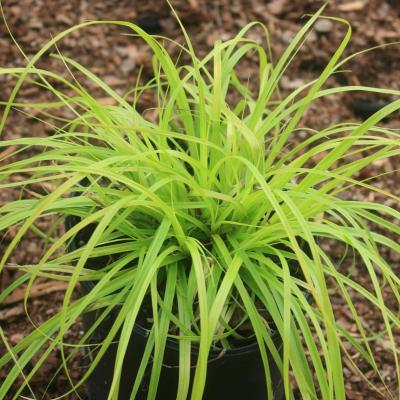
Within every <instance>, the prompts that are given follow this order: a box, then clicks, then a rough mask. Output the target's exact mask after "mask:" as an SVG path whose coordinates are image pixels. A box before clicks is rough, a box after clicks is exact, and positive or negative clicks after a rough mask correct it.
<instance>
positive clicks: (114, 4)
mask: <svg viewBox="0 0 400 400" xmlns="http://www.w3.org/2000/svg"><path fill="white" fill-rule="evenodd" d="M1 3H2V7H3V10H4V14H5V16H6V19H7V23H8V26H9V28H10V30H11V32H12V34H13V36H14V38H15V40H16V41H17V42H18V43H19V45H20V46H21V47H22V49H23V50H24V52H25V54H26V56H27V57H32V55H33V54H35V52H37V51H38V50H39V49H40V48H41V46H42V45H43V44H44V43H45V42H46V41H48V40H49V39H50V38H51V37H52V36H55V35H56V34H57V33H58V32H60V31H62V30H64V29H66V28H67V27H70V26H72V25H74V24H77V23H79V22H83V21H86V20H91V19H101V20H128V21H131V22H136V23H138V24H140V25H141V26H142V27H143V29H145V30H147V31H148V32H150V33H155V34H162V35H165V36H168V37H170V38H172V39H174V40H177V41H181V42H182V41H183V36H182V33H181V31H180V29H179V27H178V25H177V22H176V20H175V19H174V17H173V16H172V13H171V11H170V9H169V8H168V6H167V5H166V4H165V3H164V2H163V1H157V2H147V1H137V2H132V1H129V0H103V1H95V0H70V1H61V0H38V1H34V0H15V1H14V0H3V1H2V2H1ZM323 3H324V1H319V0H272V1H263V0H247V1H244V0H242V1H240V0H187V1H183V0H175V1H173V4H174V6H175V7H176V11H177V12H178V14H179V16H180V17H181V19H182V21H183V23H184V25H185V27H186V28H187V30H188V33H189V35H190V37H191V39H192V41H193V44H194V47H195V48H196V49H197V50H198V53H199V55H202V54H205V53H206V52H207V51H208V50H209V49H210V46H211V45H212V43H213V41H214V40H215V39H217V38H222V39H227V38H230V37H232V36H233V35H234V34H235V33H236V32H237V31H238V30H239V29H240V28H242V27H243V26H244V25H245V24H246V23H247V22H249V21H252V20H260V21H262V22H264V23H265V24H266V25H267V26H268V28H269V30H270V34H271V47H272V51H273V54H274V56H275V59H276V58H277V56H279V54H281V53H282V51H283V49H284V48H285V47H286V46H287V45H288V43H290V40H291V38H292V37H293V35H294V33H295V32H296V31H298V30H299V29H300V27H301V26H302V24H303V23H304V18H302V16H303V15H305V14H309V13H312V12H313V11H316V10H317V9H318V8H319V7H320V6H321V5H322V4H323ZM325 14H327V15H333V16H336V17H342V18H346V19H347V20H348V21H349V22H350V23H351V25H352V27H353V38H352V41H351V44H350V46H349V47H348V50H347V54H351V53H353V52H355V51H360V50H362V49H365V48H368V47H372V46H376V45H382V44H385V43H389V42H393V41H396V40H399V39H400V34H399V32H400V2H399V1H397V0H386V1H385V0H340V1H339V0H332V1H331V2H330V3H329V5H328V6H327V9H326V12H325ZM344 29H345V27H344V26H341V24H340V23H337V22H333V21H329V20H325V21H320V22H319V23H318V24H317V26H316V29H315V31H314V33H312V34H311V35H310V38H309V40H308V41H307V42H306V44H305V46H304V47H303V49H302V50H301V51H300V53H299V54H298V57H297V59H296V60H295V61H294V63H293V64H292V66H291V67H290V70H289V72H288V74H287V76H286V77H285V78H284V79H283V82H282V89H283V91H285V90H290V89H293V88H295V87H297V86H299V85H301V84H302V82H304V80H306V79H309V78H310V77H313V76H316V74H318V72H320V71H321V70H322V68H323V67H324V65H325V64H326V62H327V61H328V60H329V57H330V56H331V55H332V54H333V52H334V51H335V49H336V46H337V45H338V44H339V43H340V40H341V38H342V36H343V33H344ZM122 32H125V31H123V30H122V31H121V30H117V29H116V28H111V27H109V26H94V27H89V28H85V29H84V30H82V31H79V32H74V33H72V34H71V35H70V36H68V38H66V39H64V40H63V41H62V42H61V43H60V45H59V48H58V50H59V51H60V52H61V53H62V54H63V55H65V56H69V57H73V58H75V59H77V60H78V61H79V62H81V63H82V64H83V65H85V66H87V67H88V68H90V69H91V70H92V71H93V72H95V73H96V74H98V75H99V76H101V77H102V78H103V79H104V80H105V81H106V82H107V83H108V84H109V85H111V86H113V87H114V88H116V89H117V90H118V91H119V92H121V93H123V92H125V91H126V90H127V89H129V88H130V85H132V84H133V83H134V82H135V76H136V75H137V72H138V70H139V68H138V67H139V66H140V65H143V66H144V74H145V75H146V74H147V76H150V75H151V58H150V57H151V54H150V52H149V51H148V49H147V48H146V47H145V45H143V44H142V43H140V42H139V41H138V40H135V39H134V38H132V37H129V36H126V35H122V34H121V33H122ZM260 34H261V33H260V31H258V30H257V29H256V30H254V32H253V35H254V37H255V38H256V39H258V38H260V37H261V36H260ZM24 63H25V61H24V59H23V57H22V56H21V53H20V52H19V50H18V49H17V46H16V45H15V44H13V42H12V40H11V38H10V36H9V35H8V33H7V30H6V27H5V24H4V23H3V22H2V23H0V66H1V67H16V66H21V65H24ZM41 63H42V64H45V65H46V66H47V67H51V68H54V69H56V70H57V69H58V70H61V69H62V68H63V66H62V65H61V64H60V63H59V62H57V61H56V60H54V59H52V58H50V57H48V56H46V57H45V58H44V59H43V60H42V61H41ZM399 67H400V47H399V46H387V47H383V48H381V49H378V50H376V51H374V52H373V53H365V54H362V55H360V56H358V57H357V58H355V59H353V60H352V61H351V62H350V63H349V64H348V65H347V69H348V71H347V72H346V73H344V74H339V75H337V76H336V77H335V78H332V83H333V84H365V85H371V86H379V87H387V88H394V89H397V88H398V87H399V82H400V68H399ZM253 68H254V67H253V66H252V65H251V63H248V64H244V65H243V66H242V71H241V73H242V74H243V76H251V75H252V73H253V72H254V70H253ZM12 84H13V80H12V79H10V78H8V77H7V78H5V77H4V76H2V75H0V88H1V90H0V101H4V100H6V99H7V98H8V95H9V94H10V92H11V90H12ZM45 98H46V94H44V93H41V92H40V91H38V90H37V89H36V88H33V87H28V86H27V87H24V88H23V89H22V91H21V95H20V97H19V99H20V100H21V101H24V100H25V101H29V100H32V99H34V100H35V101H39V100H40V99H43V100H44V99H45ZM360 100H361V101H364V100H367V101H369V102H370V101H371V102H378V103H379V102H384V101H390V100H392V99H391V98H390V97H382V96H371V95H368V96H366V97H365V96H360V95H352V96H350V95H343V96H338V95H335V96H332V97H330V98H325V99H322V100H319V101H318V102H316V104H315V105H314V106H313V107H312V108H311V109H310V110H309V111H308V113H307V124H308V126H312V127H314V128H317V129H318V128H319V127H322V126H325V125H327V124H328V123H334V122H340V121H348V120H350V119H351V120H354V119H355V120H357V119H359V117H360V116H362V114H360V113H359V112H357V113H356V114H357V115H356V114H355V113H354V107H353V106H354V102H355V101H360ZM102 101H104V102H108V101H111V100H110V99H109V98H103V99H102ZM149 101H150V100H149ZM143 107H146V104H144V105H143ZM356 111H357V109H356ZM385 124H386V125H387V126H390V127H393V128H400V117H399V116H393V117H391V118H390V119H389V120H388V121H386V122H385ZM27 132H29V133H30V134H34V135H36V136H37V137H38V140H39V138H40V137H43V136H46V135H48V134H49V133H50V132H51V129H50V128H49V127H47V126H45V125H44V124H43V123H41V122H40V121H37V120H36V119H35V118H33V117H28V118H27V117H26V116H24V115H22V114H21V113H18V112H14V113H12V115H11V116H10V118H9V121H8V124H7V129H6V130H5V137H6V138H17V137H20V136H23V135H25V134H26V133H27ZM2 155H3V154H2V153H0V160H1V158H2ZM319 156H320V155H319ZM316 161H317V160H316ZM0 163H1V161H0ZM398 168H400V160H399V159H391V160H383V161H380V162H379V163H378V162H376V163H374V164H373V165H370V166H369V167H368V168H366V169H365V170H364V171H362V174H363V176H362V177H363V178H366V177H368V176H373V175H375V174H379V173H381V172H390V171H395V170H396V169H398ZM22 178H23V177H22ZM378 185H379V186H380V187H381V188H383V189H388V190H390V191H392V192H394V193H395V194H396V195H398V196H399V195H400V180H399V173H398V172H393V173H391V174H388V175H384V176H383V177H382V178H381V179H380V181H379V182H378ZM48 189H49V190H51V188H48ZM349 196H351V197H353V198H354V199H359V200H362V199H365V198H368V200H376V201H380V199H379V197H378V195H377V194H376V193H366V192H365V191H364V190H360V189H359V190H354V191H352V192H351V193H349ZM16 198H18V193H17V192H15V191H12V190H7V191H3V192H1V193H0V205H3V204H5V203H7V202H10V201H12V200H14V199H16ZM382 201H385V202H387V203H388V204H389V205H391V206H393V207H397V208H399V205H398V204H396V202H395V201H394V200H387V199H382ZM40 223H41V225H42V229H45V230H46V229H49V228H50V227H51V226H52V221H51V220H43V221H41V222H40ZM15 233H16V232H15V231H14V230H12V229H10V230H9V232H8V234H7V235H6V237H5V238H3V239H2V240H1V242H0V254H1V253H2V250H3V249H4V248H5V246H6V245H7V243H9V241H10V240H11V239H12V237H13V236H14V235H15ZM394 239H395V240H397V241H399V238H394ZM326 245H327V246H328V247H329V246H330V244H329V243H327V244H326ZM43 247H44V244H43V242H42V240H41V239H40V238H38V237H37V236H35V235H34V234H30V235H29V236H27V237H26V238H25V239H24V240H23V241H22V243H21V245H20V246H19V249H18V251H17V252H15V253H14V254H13V255H12V257H11V259H10V260H9V261H10V263H14V264H32V263H35V262H36V261H38V259H39V257H40V254H41V253H42V250H43ZM329 250H330V252H331V254H332V256H333V257H335V254H336V253H337V255H338V259H340V252H341V249H339V248H335V247H332V246H330V249H329ZM385 255H386V257H387V258H388V259H389V260H390V262H391V265H392V267H393V269H394V270H395V271H396V273H398V274H400V255H399V254H394V253H391V252H388V253H387V254H385ZM343 268H346V266H345V265H344V266H343ZM366 275H367V274H365V273H364V270H363V266H362V264H361V263H359V264H357V265H356V270H355V272H353V276H355V277H356V279H358V281H359V282H361V283H362V284H363V285H364V286H370V282H369V281H368V279H367V278H366ZM14 278H15V273H14V272H13V271H9V270H6V271H5V272H4V273H3V274H2V275H1V276H0V290H3V289H4V288H5V287H6V286H7V284H8V283H9V282H10V280H11V279H14ZM64 290H65V285H61V284H59V283H57V284H56V283H54V282H53V283H49V282H43V281H42V282H40V281H38V283H37V284H36V285H35V287H34V290H33V293H32V295H31V299H30V300H29V302H28V304H29V312H30V316H31V317H32V319H33V320H34V321H35V322H40V321H43V320H45V319H47V318H48V316H50V315H51V314H53V313H55V312H56V311H57V310H58V309H59V307H60V304H61V302H62V300H63V291H64ZM22 298H23V293H22V292H16V293H14V294H13V295H12V297H11V298H10V300H9V301H8V302H7V304H5V305H2V308H1V309H0V324H1V327H2V329H3V330H4V332H5V334H6V336H7V338H8V341H9V343H10V344H16V343H18V342H19V341H20V340H21V338H22V337H24V336H25V335H26V334H27V333H28V332H29V331H31V330H32V325H31V323H30V322H29V321H28V319H27V318H26V316H25V311H24V309H23V306H22V302H21V300H22ZM332 298H333V302H334V306H335V311H336V313H337V317H338V319H339V321H340V323H341V324H342V325H343V326H345V327H347V328H349V329H350V330H352V324H353V321H352V318H351V314H350V313H349V312H348V310H347V309H346V307H344V305H343V304H342V301H341V300H340V298H339V297H338V298H337V297H335V294H334V291H332ZM385 300H386V301H387V303H388V304H393V307H395V306H396V300H395V299H393V298H391V297H389V296H386V299H385ZM354 303H355V306H356V308H357V310H358V312H359V313H360V314H361V318H362V319H363V320H364V321H368V325H369V327H370V328H371V329H374V330H379V329H382V328H383V326H382V321H381V320H380V319H379V317H378V313H376V312H375V311H376V310H374V309H373V308H371V307H370V306H369V305H366V304H365V303H364V302H363V301H362V299H360V298H358V297H357V296H355V297H354ZM81 330H82V327H81V326H80V325H79V324H78V325H77V326H75V327H74V329H73V330H71V332H69V337H68V338H67V340H68V341H70V342H74V341H75V342H76V341H77V340H78V338H79V337H80V335H81V334H82V332H81ZM395 333H396V335H397V336H396V340H397V343H398V344H399V348H400V332H395ZM4 351H6V350H5V348H4V346H2V345H1V344H0V354H2V353H3V352H4ZM374 351H375V353H376V354H377V363H378V367H379V369H380V370H381V372H382V376H383V378H384V380H385V383H386V385H387V387H388V389H389V391H390V392H391V395H392V396H394V397H396V395H397V396H398V394H397V393H398V389H397V388H396V376H395V368H394V367H393V359H392V357H391V356H390V350H388V346H387V342H386V341H385V340H384V339H382V340H378V341H377V342H376V344H375V345H374ZM352 358H353V361H355V363H356V364H357V365H358V367H359V368H360V369H361V370H362V372H363V373H364V374H365V376H366V377H367V378H369V379H370V380H371V382H372V383H373V385H372V386H371V385H368V384H367V383H366V382H365V381H364V380H363V378H362V377H361V376H360V375H359V373H358V372H357V371H356V370H355V369H354V367H353V366H352V364H351V363H350V362H349V361H348V360H347V359H345V358H344V364H345V366H346V367H345V377H346V394H347V398H348V399H350V400H358V399H365V400H367V399H370V400H372V399H379V398H381V399H389V398H390V395H389V394H388V392H386V393H385V394H384V395H380V394H379V393H378V392H377V391H376V389H382V388H383V385H382V383H380V382H379V379H378V377H376V376H374V374H373V372H372V371H370V370H369V368H368V366H367V365H364V363H361V362H360V361H359V360H360V357H359V355H357V354H352ZM60 359H61V354H60V351H59V350H57V351H56V352H54V354H52V355H51V357H49V358H48V360H47V362H46V364H45V365H44V366H43V367H42V368H41V369H40V371H39V373H38V374H36V376H35V378H34V380H33V381H32V385H31V388H32V390H33V391H34V393H35V394H36V396H37V398H43V399H50V398H54V397H57V396H61V395H62V394H64V393H65V392H67V391H68V390H69V389H70V385H69V383H68V378H67V376H66V374H65V373H63V371H61V372H60V373H59V374H58V375H57V376H56V378H55V379H54V381H53V382H52V383H51V384H50V385H49V387H48V388H47V389H46V387H47V385H48V384H49V377H52V376H53V375H54V373H55V372H56V370H57V367H58V365H59V364H60ZM85 364H86V360H85V359H84V357H83V356H82V354H79V355H78V356H77V357H75V358H74V359H73V360H72V361H71V364H70V366H69V371H70V376H71V379H72V380H73V381H77V380H78V379H79V377H80V376H81V375H82V372H83V370H84V365H85ZM5 373H6V371H1V372H0V381H1V380H2V379H4V374H5ZM2 374H3V375H2ZM45 391H46V394H43V393H44V392H45ZM80 393H81V396H82V397H83V398H84V397H85V390H84V388H81V389H80ZM28 396H29V394H28ZM42 396H43V397H42ZM8 398H9V399H11V398H12V395H10V397H8ZM66 398H67V399H78V398H79V397H78V395H77V394H73V395H69V396H67V397H66Z"/></svg>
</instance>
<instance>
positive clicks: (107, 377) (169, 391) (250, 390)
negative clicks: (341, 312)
mask: <svg viewBox="0 0 400 400" xmlns="http://www.w3.org/2000/svg"><path fill="white" fill-rule="evenodd" d="M94 318H95V315H94V314H93V313H92V314H91V315H90V314H89V315H88V316H87V317H86V320H85V326H86V328H87V329H88V328H89V327H90V326H91V325H92V323H93V321H94ZM112 322H113V318H112V317H110V318H108V320H105V321H103V323H102V324H101V325H100V326H99V328H98V329H97V330H96V332H95V334H94V337H93V342H96V343H99V341H101V339H102V338H104V337H105V336H106V334H107V333H108V330H109V328H110V327H111V325H112ZM146 336H147V331H146V330H144V329H143V328H141V327H140V326H139V325H136V326H135V328H134V331H133V333H132V336H131V339H130V342H129V346H128V349H127V352H126V354H125V360H124V364H123V369H122V375H121V381H120V392H119V399H120V400H128V399H129V398H130V394H131V390H132V387H133V383H134V381H135V376H136V373H137V371H138V369H139V365H140V362H141V359H142V356H143V352H144V348H145V345H146V340H147V337H146ZM275 339H276V341H277V342H278V343H276V345H279V340H278V337H277V336H276V337H275ZM117 346H118V345H117V344H116V343H115V344H112V345H111V346H110V347H109V348H108V350H107V351H106V353H105V355H104V357H103V358H102V359H101V361H100V363H99V364H98V365H97V367H96V368H95V370H94V372H93V373H92V374H91V376H90V377H89V380H88V389H89V396H90V399H91V400H103V399H104V400H106V399H107V394H108V391H109V389H110V384H111V381H112V376H113V365H114V361H115V356H116V351H117ZM196 357H197V352H196V351H193V353H192V358H193V364H192V365H195V360H196ZM178 363H179V350H178V344H177V343H176V342H175V341H172V340H169V341H168V342H167V346H166V349H165V355H164V361H163V367H162V369H161V375H160V379H159V383H158V390H157V397H156V398H157V399H158V400H175V399H176V394H177V388H178ZM192 368H194V367H192ZM270 368H271V377H272V382H273V387H274V400H279V399H282V398H283V385H282V378H281V374H280V372H279V370H278V369H277V368H276V366H275V365H274V363H273V361H272V359H270ZM150 373H151V365H148V368H147V370H146V374H145V377H144V379H143V382H142V384H141V387H140V390H139V393H138V395H137V396H136V399H139V400H142V399H143V400H145V399H146V398H147V389H148V384H149V380H150ZM191 375H192V378H193V375H194V370H193V373H192V374H191ZM203 399H205V400H219V399H230V400H243V399H246V400H247V399H249V400H266V399H268V397H267V388H266V384H265V374H264V367H263V364H262V361H261V356H260V352H259V349H258V345H257V343H252V344H250V345H247V346H244V347H240V348H236V349H233V350H228V351H226V352H225V353H224V354H223V355H222V354H220V353H219V352H211V353H210V358H209V364H208V370H207V380H206V386H205V392H204V395H203Z"/></svg>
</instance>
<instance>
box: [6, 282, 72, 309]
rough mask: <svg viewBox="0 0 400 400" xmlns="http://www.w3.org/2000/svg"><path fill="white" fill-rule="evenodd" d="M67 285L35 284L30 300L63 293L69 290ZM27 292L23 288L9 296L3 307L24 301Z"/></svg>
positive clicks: (57, 283)
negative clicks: (54, 293)
mask: <svg viewBox="0 0 400 400" xmlns="http://www.w3.org/2000/svg"><path fill="white" fill-rule="evenodd" d="M67 286H68V285H67V283H66V282H43V283H38V284H34V285H33V286H32V288H31V291H30V293H29V299H34V298H37V297H41V296H45V295H47V294H49V293H53V292H61V291H64V290H65V289H66V288H67ZM25 292H26V286H22V287H20V288H18V289H16V290H14V292H13V293H12V294H11V295H10V296H8V297H7V298H6V299H5V300H4V301H3V303H2V304H3V305H10V304H15V303H18V302H19V301H22V300H23V299H24V297H25Z"/></svg>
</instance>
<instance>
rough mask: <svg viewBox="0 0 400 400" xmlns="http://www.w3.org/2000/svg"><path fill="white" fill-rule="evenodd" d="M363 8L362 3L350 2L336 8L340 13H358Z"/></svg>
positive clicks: (363, 4)
mask: <svg viewBox="0 0 400 400" xmlns="http://www.w3.org/2000/svg"><path fill="white" fill-rule="evenodd" d="M364 7H365V3H364V2H363V1H361V0H360V1H352V2H351V3H344V4H340V5H338V6H337V8H338V10H340V11H345V12H349V11H359V10H362V9H363V8H364Z"/></svg>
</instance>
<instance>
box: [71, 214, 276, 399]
mask: <svg viewBox="0 0 400 400" xmlns="http://www.w3.org/2000/svg"><path fill="white" fill-rule="evenodd" d="M77 221H78V219H77V218H75V217H69V218H67V220H66V226H67V228H70V227H72V226H73V225H75V224H76V223H77ZM91 228H92V227H88V228H86V230H85V231H83V232H80V233H79V234H78V236H77V237H76V238H75V242H73V243H72V244H71V246H70V250H73V249H74V248H76V244H78V243H79V242H81V241H82V240H83V241H86V240H87V238H88V237H90V234H91V232H90V231H91V230H92V229H91ZM79 244H80V243H79ZM107 258H108V257H106V258H103V257H102V260H99V259H98V260H91V261H90V262H89V265H88V267H89V268H96V266H97V265H104V262H107ZM100 261H101V262H100ZM96 264H97V265H96ZM81 286H82V290H83V293H88V292H89V291H90V290H91V288H92V287H93V283H91V282H83V283H82V285H81ZM96 318H97V314H96V312H90V313H87V314H85V315H84V327H85V330H86V331H87V330H88V329H89V328H90V327H91V326H92V325H93V323H94V321H95V320H96ZM114 318H115V316H114V315H113V314H112V313H111V314H110V315H109V316H108V317H107V318H106V319H105V320H104V321H103V322H102V323H101V324H100V325H99V326H98V328H97V329H96V330H95V332H94V333H93V335H92V337H91V340H90V341H91V342H92V343H101V341H102V340H104V338H105V337H106V335H107V334H108V332H109V330H110V328H111V326H112V324H113V322H114ZM146 340H147V331H146V330H145V329H143V328H142V327H141V326H140V325H136V326H135V328H134V330H133V332H132V336H131V339H130V342H129V345H128V349H127V351H126V354H125V359H124V363H123V369H122V375H121V380H120V391H119V400H129V399H130V394H131V391H132V387H133V384H134V381H135V377H136V374H137V371H138V369H139V366H140V362H141V359H142V356H143V352H144V349H145V345H146ZM273 340H274V342H275V346H277V348H280V347H281V344H282V343H281V338H280V337H279V335H275V336H274V337H273ZM117 347H118V344H117V343H114V344H111V345H110V346H109V348H108V349H107V351H106V352H105V354H104V356H103V357H102V359H101V361H100V362H99V364H98V365H97V366H96V368H95V369H94V372H93V373H92V374H91V375H90V377H89V379H88V381H87V384H88V389H89V398H90V400H106V399H107V397H108V396H107V395H108V392H109V389H110V385H111V381H112V376H113V366H114V361H115V357H116V351H117ZM90 351H92V352H93V353H92V354H90V353H89V354H88V360H90V359H92V356H94V355H95V350H89V352H90ZM268 357H269V364H270V371H271V378H272V384H273V388H274V389H273V391H274V397H273V399H274V400H280V399H282V398H283V384H282V377H281V374H280V371H279V370H278V368H277V367H276V365H275V363H274V362H273V359H272V357H271V356H270V355H269V356H268ZM196 358H197V351H196V349H193V351H192V365H193V367H192V369H193V371H192V374H191V378H192V379H193V376H194V366H195V365H196ZM150 363H151V361H150ZM178 364H179V347H178V343H177V342H176V341H173V340H168V341H167V345H166V349H165V354H164V360H163V367H162V369H161V375H160V379H159V383H158V390H157V400H175V399H176V394H177V388H178V371H179V368H178ZM150 373H151V365H148V368H147V369H146V372H145V377H144V379H143V381H142V384H141V387H140V390H139V393H138V395H137V396H136V399H138V400H142V399H146V398H147V390H148V384H149V378H150ZM203 399H204V400H220V399H230V400H243V399H246V400H272V399H268V397H267V388H266V383H265V373H264V367H263V364H262V360H261V355H260V351H259V348H258V344H257V343H256V342H255V341H254V342H253V343H251V344H248V345H246V346H243V347H238V348H235V349H231V350H227V351H225V352H224V353H223V354H222V353H221V352H217V351H212V352H210V357H209V364H208V369H207V380H206V386H205V391H204V395H203Z"/></svg>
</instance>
